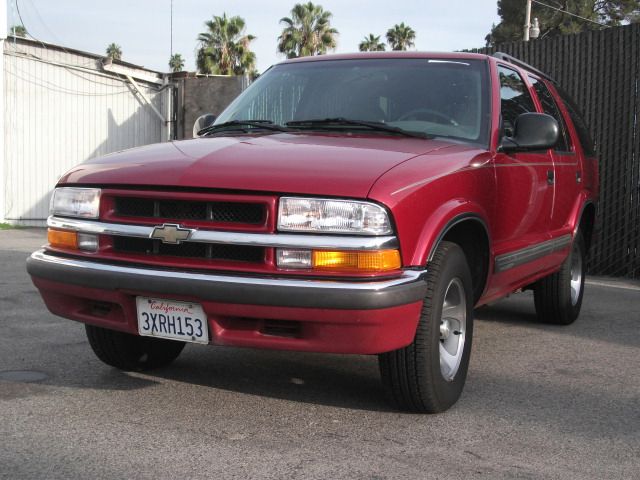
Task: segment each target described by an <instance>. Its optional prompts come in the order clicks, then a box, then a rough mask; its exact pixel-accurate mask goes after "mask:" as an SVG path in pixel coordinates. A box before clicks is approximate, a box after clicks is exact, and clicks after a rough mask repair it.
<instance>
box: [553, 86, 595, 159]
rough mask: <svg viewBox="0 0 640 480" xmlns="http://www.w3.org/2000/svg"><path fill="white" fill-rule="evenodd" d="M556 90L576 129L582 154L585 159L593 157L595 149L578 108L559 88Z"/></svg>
mask: <svg viewBox="0 0 640 480" xmlns="http://www.w3.org/2000/svg"><path fill="white" fill-rule="evenodd" d="M556 90H558V93H559V94H560V98H562V101H563V103H564V106H565V107H566V108H567V112H569V116H570V117H571V121H572V122H573V126H574V127H576V132H578V138H579V139H580V144H581V145H582V150H584V154H585V155H586V156H587V157H594V156H595V155H596V148H595V146H594V144H593V140H592V137H591V134H590V133H589V127H588V126H587V122H585V121H584V116H583V115H582V113H581V112H580V108H579V107H578V106H577V105H576V102H574V101H573V99H572V98H571V97H570V96H569V94H568V93H567V92H565V91H564V90H562V89H560V88H559V87H556Z"/></svg>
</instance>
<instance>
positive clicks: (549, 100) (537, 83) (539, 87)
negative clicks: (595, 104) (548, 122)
mask: <svg viewBox="0 0 640 480" xmlns="http://www.w3.org/2000/svg"><path fill="white" fill-rule="evenodd" d="M529 80H530V81H531V83H532V84H533V89H534V90H535V91H536V95H538V99H539V100H540V103H541V104H542V111H543V112H544V113H546V114H547V115H551V116H552V117H553V118H555V119H556V122H558V125H560V139H559V140H558V143H557V144H556V146H555V150H556V151H559V152H570V151H571V145H572V144H571V136H570V135H569V131H568V130H567V124H566V123H565V121H564V118H563V117H562V114H561V113H560V109H559V108H558V105H557V104H556V101H555V99H554V98H553V95H552V94H551V92H550V91H549V89H548V88H547V86H546V85H545V84H544V82H542V81H541V80H538V79H537V78H534V77H529Z"/></svg>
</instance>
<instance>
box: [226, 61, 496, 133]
mask: <svg viewBox="0 0 640 480" xmlns="http://www.w3.org/2000/svg"><path fill="white" fill-rule="evenodd" d="M488 100H489V88H488V82H487V67H486V62H484V61H482V60H466V59H465V60H457V59H451V60H446V59H427V58H423V59H416V58H377V59H356V60H323V61H314V62H300V63H286V64H281V65H276V66H275V67H273V68H271V69H270V70H268V71H267V72H266V73H265V74H264V75H262V76H261V77H260V78H258V80H256V81H255V82H254V83H253V84H252V85H251V86H250V87H249V88H248V89H247V90H245V91H244V92H243V93H242V94H241V95H240V96H239V97H238V98H237V99H236V100H235V101H234V102H233V103H231V105H229V107H227V109H226V110H225V111H224V112H223V113H222V114H221V115H220V116H219V117H218V119H217V120H216V124H220V123H224V122H229V121H233V120H252V119H260V120H269V121H271V122H273V123H274V124H278V125H286V124H287V123H288V122H300V121H309V120H323V119H334V118H340V119H349V120H361V121H367V122H383V123H385V124H386V125H389V126H392V127H396V128H400V129H403V130H406V131H409V132H419V133H423V134H425V135H432V136H437V137H448V138H452V139H458V140H462V141H468V142H473V143H481V144H483V145H486V144H487V143H488V126H489V106H488ZM292 126H294V125H292ZM294 128H303V127H300V126H299V125H298V126H294ZM304 128H305V129H322V128H325V129H326V128H331V129H332V130H335V129H336V128H340V129H345V130H346V129H354V128H355V129H357V126H354V125H351V126H350V125H347V124H340V125H335V124H332V123H325V124H324V127H323V124H322V123H321V122H318V123H317V124H314V125H305V126H304ZM367 133H369V132H367ZM376 133H384V132H376Z"/></svg>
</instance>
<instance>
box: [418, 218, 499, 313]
mask: <svg viewBox="0 0 640 480" xmlns="http://www.w3.org/2000/svg"><path fill="white" fill-rule="evenodd" d="M442 241H449V242H453V243H456V244H457V245H459V246H460V248H462V250H463V252H464V254H465V257H466V258H467V263H468V265H469V270H470V271H471V279H472V282H473V299H474V302H475V303H477V302H478V300H480V297H482V294H483V293H484V290H485V288H486V285H487V282H488V278H489V273H490V265H491V239H490V235H489V228H488V226H487V223H486V221H485V220H484V219H483V218H482V216H481V215H480V214H478V213H476V212H464V213H459V214H457V215H455V216H454V217H453V218H451V219H450V220H449V221H448V222H447V223H446V224H445V225H444V227H443V228H441V229H440V232H439V233H438V235H437V237H436V238H435V240H434V241H433V243H432V244H431V247H430V249H429V254H428V256H427V258H426V263H427V265H428V263H429V262H430V261H431V260H432V259H433V255H434V254H435V252H436V249H437V248H438V246H439V245H440V243H441V242H442ZM427 268H428V267H427Z"/></svg>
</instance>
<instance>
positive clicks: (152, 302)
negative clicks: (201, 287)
mask: <svg viewBox="0 0 640 480" xmlns="http://www.w3.org/2000/svg"><path fill="white" fill-rule="evenodd" d="M136 306H137V310H138V332H139V333H140V335H143V336H147V337H158V338H167V339H170V340H180V341H182V342H194V343H209V329H208V327H207V316H206V315H205V313H204V310H203V309H202V306H201V305H199V304H197V303H189V302H177V301H175V300H164V299H160V298H147V297H136Z"/></svg>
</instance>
